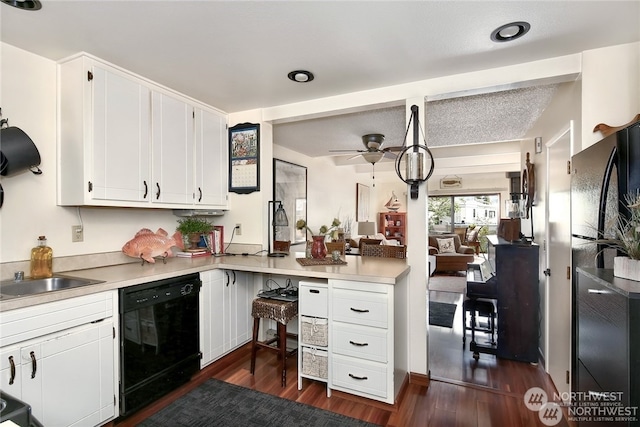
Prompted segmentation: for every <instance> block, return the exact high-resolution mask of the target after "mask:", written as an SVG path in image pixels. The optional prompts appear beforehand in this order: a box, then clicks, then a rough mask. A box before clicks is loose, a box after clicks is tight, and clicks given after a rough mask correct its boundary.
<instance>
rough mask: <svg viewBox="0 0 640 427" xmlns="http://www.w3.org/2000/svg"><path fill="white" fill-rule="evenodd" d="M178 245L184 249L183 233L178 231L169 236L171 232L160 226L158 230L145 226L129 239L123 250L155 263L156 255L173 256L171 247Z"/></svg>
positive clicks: (130, 254)
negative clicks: (154, 230)
mask: <svg viewBox="0 0 640 427" xmlns="http://www.w3.org/2000/svg"><path fill="white" fill-rule="evenodd" d="M173 246H177V247H179V248H180V249H184V243H183V242H182V234H180V232H178V231H176V232H175V234H174V235H173V236H171V237H169V234H168V233H167V232H166V231H165V230H163V229H162V228H159V229H158V231H157V232H155V233H154V232H153V231H151V230H149V229H148V228H143V229H142V230H140V231H138V232H137V233H136V236H135V237H134V238H133V239H131V240H129V241H128V242H127V243H125V245H124V246H123V247H122V252H124V254H125V255H128V256H130V257H133V258H142V259H143V261H142V263H143V264H144V261H147V262H150V263H155V262H156V260H155V259H153V258H154V257H159V256H161V257H163V259H164V258H166V257H172V256H173V252H171V247H173Z"/></svg>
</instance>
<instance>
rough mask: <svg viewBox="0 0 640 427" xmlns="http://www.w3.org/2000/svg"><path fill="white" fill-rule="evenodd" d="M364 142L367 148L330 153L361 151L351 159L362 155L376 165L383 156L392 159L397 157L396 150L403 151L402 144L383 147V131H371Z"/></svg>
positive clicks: (363, 137)
mask: <svg viewBox="0 0 640 427" xmlns="http://www.w3.org/2000/svg"><path fill="white" fill-rule="evenodd" d="M362 143H363V144H364V147H365V148H366V150H329V152H330V153H353V152H356V153H361V154H356V155H355V156H353V157H350V159H354V158H356V157H358V156H362V157H363V158H364V159H365V160H366V161H367V162H369V163H371V164H372V165H375V164H376V163H377V162H379V161H380V160H381V159H382V158H383V157H385V156H386V157H388V158H391V159H395V158H396V154H394V152H400V151H402V148H403V147H401V146H398V147H387V148H381V147H382V144H383V143H384V135H382V134H381V133H369V134H367V135H363V136H362Z"/></svg>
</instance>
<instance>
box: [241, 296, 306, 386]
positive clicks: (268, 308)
mask: <svg viewBox="0 0 640 427" xmlns="http://www.w3.org/2000/svg"><path fill="white" fill-rule="evenodd" d="M297 315H298V301H297V300H296V301H278V300H273V299H267V298H256V299H254V300H253V304H252V305H251V316H253V341H252V346H251V374H252V375H253V374H254V372H255V370H256V354H257V353H258V349H260V348H263V349H267V350H271V351H274V352H277V353H278V358H279V359H280V370H281V372H282V387H284V386H286V385H287V357H288V356H292V355H294V354H295V353H296V352H297V351H298V346H296V347H295V348H294V349H293V350H291V351H289V352H287V337H291V338H296V339H297V338H298V335H297V334H291V333H287V323H288V322H289V320H291V319H293V318H294V317H296V316H297ZM260 319H272V320H275V321H276V323H277V324H278V330H277V331H276V336H275V338H271V339H269V340H266V341H258V332H259V329H260ZM273 343H276V344H277V346H276V347H274V346H272V345H271V344H273Z"/></svg>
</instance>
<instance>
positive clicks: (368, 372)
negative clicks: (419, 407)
mask: <svg viewBox="0 0 640 427" xmlns="http://www.w3.org/2000/svg"><path fill="white" fill-rule="evenodd" d="M331 367H332V369H331V371H332V374H331V377H332V386H333V387H334V388H345V389H347V390H351V391H352V392H355V394H360V393H365V394H368V395H373V396H379V397H381V398H383V399H386V398H387V395H388V388H387V379H388V373H387V365H386V364H384V363H376V362H369V361H365V360H358V359H354V358H350V357H344V356H340V355H337V354H334V355H333V358H332V362H331Z"/></svg>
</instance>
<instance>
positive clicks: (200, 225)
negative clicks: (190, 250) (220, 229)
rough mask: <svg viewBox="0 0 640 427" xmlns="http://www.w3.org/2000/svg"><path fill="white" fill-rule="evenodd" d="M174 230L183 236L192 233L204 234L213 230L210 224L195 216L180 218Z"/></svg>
mask: <svg viewBox="0 0 640 427" xmlns="http://www.w3.org/2000/svg"><path fill="white" fill-rule="evenodd" d="M176 230H177V231H179V232H180V233H181V234H182V235H183V236H186V235H189V234H192V233H198V234H205V233H209V232H210V231H211V230H213V224H211V223H210V222H209V221H207V220H206V219H204V218H198V217H195V216H194V217H188V218H180V219H179V220H178V226H177V227H176Z"/></svg>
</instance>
